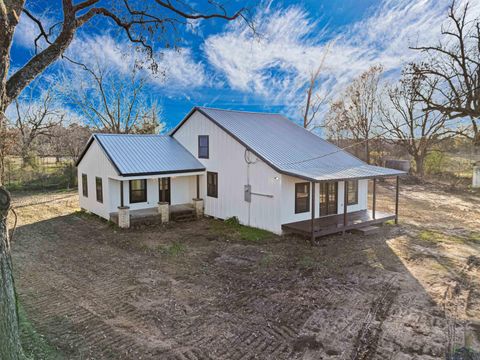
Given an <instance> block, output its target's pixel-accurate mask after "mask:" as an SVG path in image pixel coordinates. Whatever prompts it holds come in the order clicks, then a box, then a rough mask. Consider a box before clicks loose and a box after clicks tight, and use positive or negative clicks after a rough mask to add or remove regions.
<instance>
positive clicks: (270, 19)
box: [204, 0, 480, 116]
mask: <svg viewBox="0 0 480 360" xmlns="http://www.w3.org/2000/svg"><path fill="white" fill-rule="evenodd" d="M449 4H450V0H385V1H383V2H382V3H381V4H380V5H379V6H378V7H377V8H376V9H373V10H372V13H371V14H370V16H368V17H366V18H365V19H364V20H362V21H359V22H357V23H354V24H351V25H350V26H348V27H345V28H342V29H341V30H340V32H338V29H319V26H318V24H317V23H316V21H315V20H314V19H312V18H311V17H310V15H309V14H308V13H307V12H306V11H304V10H303V9H301V8H299V7H296V6H294V7H289V8H287V9H271V8H269V7H267V8H266V9H264V10H262V11H261V12H260V13H258V14H257V15H256V18H255V20H256V22H257V24H259V27H258V32H259V34H260V38H259V39H258V38H255V37H253V36H252V34H251V32H250V31H249V29H248V28H247V27H246V26H244V25H238V24H237V25H235V26H230V27H229V28H227V29H226V31H224V32H223V33H221V34H217V35H213V36H210V37H209V38H208V39H207V40H206V42H205V47H204V49H205V53H206V56H207V59H208V61H209V62H210V64H212V65H213V66H214V68H215V69H216V71H218V72H220V73H221V74H222V75H223V76H224V78H225V79H226V81H227V82H228V84H229V85H230V86H231V87H232V88H234V89H237V90H241V91H244V92H248V93H251V94H257V95H259V96H262V97H263V98H264V101H265V103H266V104H268V103H270V104H271V105H275V104H278V105H284V106H285V107H286V109H287V112H290V113H291V114H295V112H296V114H297V116H298V109H299V107H300V104H301V103H302V102H303V100H304V88H305V86H306V81H307V79H308V76H309V74H310V73H311V72H312V71H313V70H314V69H315V68H316V67H317V66H318V64H319V63H320V61H321V58H322V56H323V54H324V52H325V51H326V47H327V46H328V47H329V51H328V56H327V58H326V61H325V65H324V68H323V71H322V77H321V83H322V86H321V89H320V91H321V92H322V93H323V94H326V93H329V94H331V95H332V96H334V95H335V94H337V93H338V92H340V91H341V90H342V89H343V88H344V87H345V86H346V84H348V83H349V82H350V81H351V80H352V79H353V78H354V77H355V76H358V75H359V74H360V73H361V72H362V71H364V70H366V69H367V68H368V67H369V66H371V65H375V64H382V65H383V66H384V69H385V71H386V74H388V75H389V76H398V74H399V72H400V69H401V67H402V66H403V65H404V64H405V63H407V62H410V61H413V60H415V59H417V58H418V56H420V55H421V54H420V53H418V52H415V51H413V50H411V49H409V47H410V46H412V45H416V44H426V43H432V42H436V41H437V39H438V38H439V35H440V30H441V26H442V23H444V22H445V20H446V19H447V8H448V6H449ZM458 5H459V6H461V5H462V4H458ZM471 12H472V14H475V13H476V14H477V15H478V13H479V12H480V4H474V5H472V10H471ZM327 31H328V33H327ZM322 35H328V37H326V36H322ZM325 38H328V39H329V40H325Z"/></svg>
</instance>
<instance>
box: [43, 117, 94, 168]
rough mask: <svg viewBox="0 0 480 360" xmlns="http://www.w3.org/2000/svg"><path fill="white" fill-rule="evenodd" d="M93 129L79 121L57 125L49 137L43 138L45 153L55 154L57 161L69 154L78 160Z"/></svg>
mask: <svg viewBox="0 0 480 360" xmlns="http://www.w3.org/2000/svg"><path fill="white" fill-rule="evenodd" d="M91 135H92V130H91V129H90V128H89V127H88V126H85V125H80V124H79V123H78V122H72V123H71V124H69V125H68V126H64V125H57V126H55V127H54V128H52V129H51V131H50V134H49V136H48V137H46V138H44V139H42V141H41V143H42V145H43V148H42V149H41V150H42V151H43V153H45V154H49V155H55V157H56V158H57V162H58V161H60V158H61V157H62V156H67V157H69V158H71V159H72V160H74V161H76V160H77V159H78V157H79V156H80V153H81V152H82V150H83V148H84V147H85V144H86V142H87V140H88V138H89V137H90V136H91Z"/></svg>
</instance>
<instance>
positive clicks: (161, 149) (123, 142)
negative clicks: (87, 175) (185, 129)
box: [78, 134, 205, 176]
mask: <svg viewBox="0 0 480 360" xmlns="http://www.w3.org/2000/svg"><path fill="white" fill-rule="evenodd" d="M93 139H96V140H97V141H98V143H99V144H100V146H101V147H102V148H103V150H104V151H105V153H106V154H107V156H108V158H109V159H110V161H111V162H112V163H113V165H114V166H115V168H116V169H117V171H118V172H119V174H120V175H123V176H135V175H154V174H163V173H165V174H167V173H181V172H189V171H203V170H205V167H204V166H203V165H202V163H200V162H199V161H198V160H197V159H196V158H195V157H194V156H193V155H192V154H191V153H190V152H189V151H188V150H187V149H185V148H184V147H183V146H182V145H181V144H180V143H179V142H178V141H177V140H175V139H174V138H172V137H171V136H162V135H132V134H94V135H93V136H92V139H91V141H93ZM85 151H86V150H85ZM80 160H81V158H80V159H79V161H78V162H80Z"/></svg>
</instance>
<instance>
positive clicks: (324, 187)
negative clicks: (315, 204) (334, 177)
mask: <svg viewBox="0 0 480 360" xmlns="http://www.w3.org/2000/svg"><path fill="white" fill-rule="evenodd" d="M337 193H338V183H337V182H321V183H320V216H326V215H333V214H336V213H337Z"/></svg>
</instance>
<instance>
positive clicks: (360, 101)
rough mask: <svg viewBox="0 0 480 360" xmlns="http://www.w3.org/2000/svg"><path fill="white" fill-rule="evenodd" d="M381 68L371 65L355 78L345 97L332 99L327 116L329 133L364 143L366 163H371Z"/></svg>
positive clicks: (377, 112) (362, 145)
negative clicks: (371, 142)
mask: <svg viewBox="0 0 480 360" xmlns="http://www.w3.org/2000/svg"><path fill="white" fill-rule="evenodd" d="M382 71H383V68H382V67H381V66H379V65H377V66H372V67H370V68H369V69H368V70H367V71H365V72H364V73H362V74H361V75H360V76H359V77H358V78H356V79H354V80H353V82H352V84H350V85H349V86H348V87H347V89H346V90H345V92H344V94H343V95H342V98H341V99H340V100H337V101H334V102H332V103H331V105H330V112H329V114H328V117H327V120H326V127H327V128H328V131H330V133H337V135H336V136H337V137H343V138H348V139H351V140H353V141H356V142H359V143H361V147H362V149H363V151H362V152H363V156H361V157H362V158H363V159H364V160H365V161H366V162H367V163H370V140H371V138H372V136H373V132H374V125H375V120H376V118H377V117H378V114H379V101H380V100H379V99H380V97H379V91H378V85H379V81H380V76H381V74H382ZM339 134H342V135H339Z"/></svg>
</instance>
